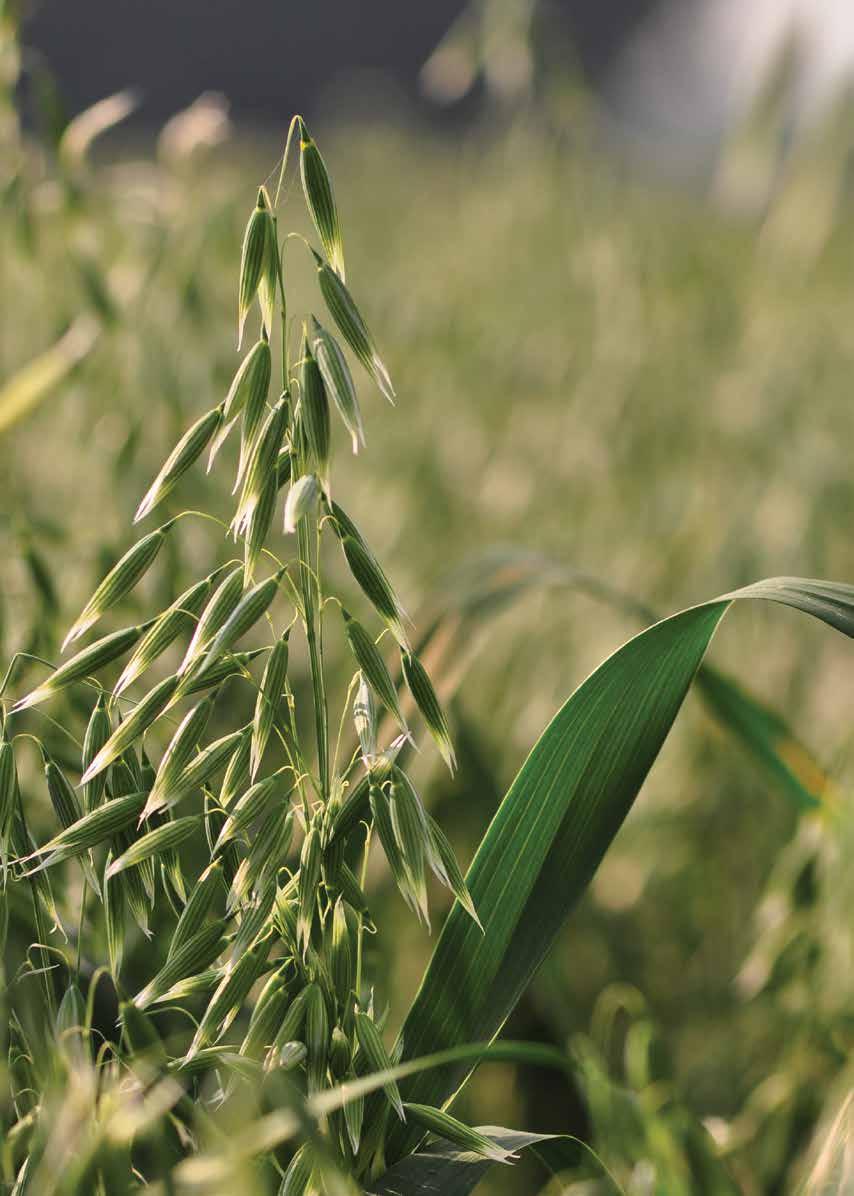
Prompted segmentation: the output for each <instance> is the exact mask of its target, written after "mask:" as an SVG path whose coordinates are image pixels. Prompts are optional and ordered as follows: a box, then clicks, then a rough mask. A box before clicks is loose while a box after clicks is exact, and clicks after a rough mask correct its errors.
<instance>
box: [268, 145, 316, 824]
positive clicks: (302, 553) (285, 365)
mask: <svg viewBox="0 0 854 1196" xmlns="http://www.w3.org/2000/svg"><path fill="white" fill-rule="evenodd" d="M292 128H293V125H292ZM288 139H289V141H290V134H289V138H288ZM282 173H284V169H283V171H282ZM280 186H281V179H280ZM276 199H277V200H278V190H277V193H276ZM274 207H275V204H274ZM273 233H274V236H275V238H276V273H277V275H278V284H279V295H280V297H281V305H282V310H281V316H282V361H281V367H282V390H283V391H287V389H288V373H289V369H290V353H289V346H288V323H287V300H286V298H285V281H284V278H283V277H282V259H281V255H280V253H279V250H278V244H279V238H278V226H277V222H276V216H275V214H274V215H273ZM288 431H289V432H290V433H291V445H292V449H291V451H292V453H294V456H295V460H296V464H297V466H298V467H300V468H301V466H302V462H300V461H299V460H298V459H296V453H295V447H294V437H293V409H292V407H291V406H290V404H289V405H288ZM300 468H297V469H296V470H295V471H293V475H292V476H293V477H294V478H296V477H299V476H300ZM297 543H298V546H299V565H300V570H299V572H300V590H301V592H302V605H303V615H304V620H305V634H306V639H307V641H308V656H309V668H310V671H311V688H312V693H313V695H314V723H315V732H316V735H317V767H318V773H319V776H320V793H321V797H322V799H323V800H324V801H326V800H327V799H328V797H329V716H328V711H327V706H326V684H325V681H324V677H323V647H322V636H323V630H322V619H318V608H319V607H320V599H321V595H320V582H319V578H318V574H317V573H316V572H315V571H313V570H312V564H311V539H310V536H309V529H308V526H307V524H306V521H305V519H301V520H300V523H299V526H298V528H297ZM317 546H318V556H319V548H320V534H319V532H318V536H317ZM318 567H319V560H318Z"/></svg>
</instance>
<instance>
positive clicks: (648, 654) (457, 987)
mask: <svg viewBox="0 0 854 1196" xmlns="http://www.w3.org/2000/svg"><path fill="white" fill-rule="evenodd" d="M742 598H763V599H766V600H768V601H772V602H778V603H782V604H783V605H786V606H790V607H794V608H795V609H797V610H802V611H804V612H805V613H807V614H811V615H813V616H814V617H815V618H818V619H821V620H823V621H824V622H825V623H828V624H829V625H830V626H832V627H835V628H837V630H839V631H842V632H844V633H845V634H846V635H849V636H850V635H854V587H852V586H847V585H840V584H836V583H832V582H822V581H804V580H800V579H797V578H776V579H772V580H770V581H762V582H758V583H756V584H755V585H752V586H747V587H745V588H744V589H742V590H738V591H736V592H734V593H732V594H725V595H723V596H722V597H720V598H717V599H715V600H713V601H711V602H707V603H704V604H702V605H700V606H696V607H692V608H690V609H688V610H685V611H682V612H680V613H679V614H676V615H673V616H672V617H670V618H668V619H664V620H663V621H662V622H660V623H656V624H655V625H654V626H652V627H650V628H648V629H647V630H646V631H643V632H641V634H640V635H637V636H635V637H634V639H631V640H629V641H628V643H626V644H624V645H623V647H622V648H620V649H618V650H617V651H616V652H615V653H614V654H613V655H612V656H611V657H609V658H608V660H606V661H605V662H604V664H602V665H601V666H600V667H599V668H598V669H597V670H596V671H595V672H594V673H593V674H592V675H591V676H590V677H588V679H587V680H586V681H585V682H584V683H583V684H582V685H581V686H580V687H579V688H578V689H577V690H576V691H575V693H574V694H573V695H572V697H570V699H569V700H568V702H567V703H566V704H565V705H564V706H563V708H562V709H561V710H560V711H559V712H558V714H557V715H556V716H555V717H554V719H553V720H552V722H551V723H550V724H549V726H548V727H547V728H546V730H545V732H544V733H543V735H542V736H541V737H540V739H539V740H538V742H537V744H536V745H535V746H534V748H533V750H532V752H531V754H530V756H529V757H528V759H527V761H526V762H525V764H524V765H523V767H522V769H521V771H520V772H519V774H518V776H517V777H516V779H515V781H514V782H513V784H512V786H511V788H510V790H509V792H508V794H507V796H506V797H505V799H504V801H503V802H502V804H501V806H500V807H499V809H498V811H497V813H496V815H495V817H494V818H493V820H492V822H491V824H490V826H489V828H488V830H487V832H486V835H485V836H484V838H483V840H482V842H481V844H480V847H479V848H478V851H477V854H476V856H475V859H474V862H473V863H472V866H471V868H470V870H469V873H468V876H467V878H466V879H467V882H468V886H469V890H470V892H471V894H472V898H473V900H474V903H475V906H476V907H477V910H478V913H479V914H480V917H481V920H482V922H483V927H484V933H483V934H481V932H480V930H479V929H478V927H477V926H476V925H474V923H472V921H471V919H470V918H469V917H468V915H467V914H466V913H465V912H464V911H463V910H462V908H461V907H460V906H459V905H456V906H455V907H454V909H453V910H452V912H451V914H450V916H449V917H448V920H447V922H446V923H445V926H444V928H443V930H442V933H441V935H440V937H439V940H438V942H437V944H436V948H435V951H434V953H433V957H432V959H431V961H430V964H429V966H428V969H427V972H426V973H425V976H424V979H423V981H422V984H421V987H420V989H419V991H418V993H417V995H416V997H415V1000H414V1002H413V1004H412V1007H411V1009H410V1011H409V1014H408V1016H407V1018H406V1021H405V1024H404V1026H403V1029H402V1031H401V1039H402V1042H401V1043H400V1044H399V1045H400V1046H401V1048H402V1058H404V1059H406V1058H412V1057H413V1056H417V1055H423V1054H427V1053H428V1052H431V1051H440V1050H443V1049H446V1048H448V1047H450V1046H453V1045H454V1044H456V1043H461V1042H468V1041H472V1040H488V1039H491V1038H493V1037H494V1036H495V1035H496V1034H497V1033H498V1032H499V1031H500V1029H501V1027H502V1025H503V1024H504V1022H505V1020H506V1019H507V1017H508V1015H509V1014H510V1012H511V1011H512V1009H513V1007H514V1006H515V1004H516V1002H517V1001H518V1000H519V997H520V996H521V995H522V993H523V991H524V990H525V988H526V987H527V985H528V983H529V981H530V979H531V977H532V976H533V974H534V972H535V971H536V970H537V968H538V966H539V964H540V963H541V962H542V960H543V958H544V956H545V955H546V953H547V951H548V949H549V947H550V946H551V943H552V941H553V940H554V938H555V936H556V934H557V932H558V930H559V929H560V927H561V925H562V924H563V922H564V920H565V918H566V915H567V914H568V912H569V910H570V909H571V908H572V906H573V905H574V904H575V902H576V900H577V899H578V897H579V896H580V895H581V893H582V892H583V891H584V889H585V887H586V886H587V883H588V882H589V880H590V878H591V877H592V876H593V873H594V872H595V871H596V868H597V867H598V865H599V862H600V861H601V859H602V856H603V855H604V854H605V851H606V850H607V848H608V846H609V845H610V843H611V841H612V840H613V838H614V836H615V835H616V833H617V831H618V830H619V828H620V826H621V825H622V822H623V820H624V818H625V817H626V815H627V814H628V812H629V810H630V809H631V806H632V804H633V802H634V800H635V797H636V796H637V794H638V791H639V790H640V787H641V785H642V784H643V781H644V779H645V777H646V775H647V773H648V771H649V769H650V768H651V766H652V764H653V762H654V761H655V758H656V756H657V755H658V752H659V750H660V748H661V746H662V744H663V743H664V740H665V738H666V737H667V734H668V732H669V730H670V727H671V726H672V724H673V721H674V719H675V718H676V715H677V714H678V713H679V709H680V707H681V705H682V702H683V700H684V698H685V695H686V693H687V691H688V688H689V686H690V684H691V681H692V680H693V678H694V675H695V673H696V672H697V669H698V668H699V667H700V664H701V662H702V659H703V656H704V655H705V652H706V649H707V648H708V646H709V643H710V641H711V639H712V636H713V634H714V632H715V630H716V628H717V626H718V624H719V623H720V620H721V618H722V617H723V615H724V614H725V613H726V611H727V610H728V609H729V607H730V605H731V604H732V602H733V601H734V600H735V599H742ZM465 1076H466V1069H465V1067H460V1066H456V1067H447V1068H443V1069H439V1070H436V1071H432V1072H429V1073H427V1072H425V1073H423V1074H421V1075H418V1076H416V1077H414V1078H413V1079H411V1080H410V1081H409V1082H408V1083H406V1084H405V1085H404V1086H403V1087H402V1091H403V1094H404V1098H405V1099H406V1100H410V1101H418V1102H421V1103H424V1104H430V1105H436V1106H438V1105H441V1104H442V1103H443V1102H445V1101H447V1100H448V1099H449V1097H450V1096H451V1095H452V1094H453V1092H454V1091H455V1090H456V1089H457V1087H458V1086H459V1085H460V1083H461V1082H463V1081H464V1079H465ZM419 1137H420V1135H419V1133H418V1130H417V1129H413V1128H412V1127H407V1126H400V1127H394V1128H393V1130H392V1133H391V1137H390V1140H389V1144H388V1149H387V1157H388V1158H389V1160H390V1161H394V1160H395V1159H398V1158H400V1157H401V1155H403V1154H405V1153H407V1152H408V1151H411V1150H412V1149H413V1148H414V1146H415V1145H416V1143H417V1142H418V1140H419Z"/></svg>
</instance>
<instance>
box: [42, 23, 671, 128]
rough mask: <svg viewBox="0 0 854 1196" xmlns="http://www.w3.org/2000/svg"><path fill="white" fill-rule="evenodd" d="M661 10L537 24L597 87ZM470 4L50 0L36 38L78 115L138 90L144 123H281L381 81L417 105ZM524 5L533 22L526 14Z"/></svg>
mask: <svg viewBox="0 0 854 1196" xmlns="http://www.w3.org/2000/svg"><path fill="white" fill-rule="evenodd" d="M653 4H654V0H608V3H605V4H602V3H596V0H551V3H549V4H548V5H545V6H543V10H542V11H540V12H538V13H537V15H536V19H537V20H538V21H539V22H543V21H548V22H550V23H552V24H554V25H557V24H560V25H562V26H563V29H564V31H565V36H566V37H567V38H568V39H569V40H568V43H567V48H568V49H569V47H570V46H571V47H572V48H573V49H574V53H575V54H576V55H577V60H578V63H579V64H580V65H581V67H582V69H583V71H584V73H585V76H586V77H587V78H588V79H589V80H591V81H592V82H594V83H597V82H600V81H601V80H603V79H604V78H605V77H606V76H607V74H608V72H609V70H610V68H611V66H612V64H613V62H614V59H615V58H616V56H617V55H618V54H619V53H620V50H621V48H622V47H623V46H624V44H625V42H626V39H627V38H628V37H629V36H630V34H631V32H632V30H634V29H635V28H636V27H637V26H638V25H639V24H640V22H641V21H642V20H643V18H644V17H645V16H646V15H647V14H648V13H649V12H650V11H651V9H652V8H653ZM467 7H468V6H467V5H466V4H465V2H464V0H430V2H429V3H397V2H395V0H359V2H357V3H352V2H350V0H335V2H329V0H326V2H321V3H317V4H312V5H308V6H306V8H305V10H304V11H298V10H297V7H296V6H295V5H294V4H293V3H283V2H282V0H252V2H251V3H247V2H246V0H181V2H180V3H177V4H175V3H170V2H168V0H149V2H147V3H144V4H139V3H134V0H115V2H111V0H83V2H82V3H79V4H68V3H65V2H64V0H39V2H37V3H34V4H33V5H32V7H31V9H30V13H29V15H28V17H27V21H26V25H25V36H26V40H27V44H28V45H29V46H30V47H31V48H32V49H33V50H37V51H38V52H40V53H42V54H43V55H44V57H45V60H46V61H47V62H48V63H49V64H50V67H51V70H52V71H53V73H54V75H55V77H56V80H57V83H58V84H59V87H60V90H61V93H62V95H63V98H64V100H65V102H66V103H67V105H68V107H69V110H70V111H71V112H72V113H73V112H77V111H79V110H80V109H82V108H87V107H89V105H90V104H93V103H94V102H95V101H96V100H99V99H101V98H102V97H103V96H104V95H106V94H108V93H109V92H112V91H118V90H119V89H120V88H124V87H134V88H138V89H139V91H140V94H141V97H142V104H141V108H140V113H141V115H142V116H143V117H144V119H145V120H146V121H147V122H149V123H158V122H162V121H163V120H165V119H166V118H167V117H169V116H171V115H172V114H173V113H174V112H176V111H177V110H178V109H180V108H184V107H186V106H187V105H188V104H189V103H190V102H191V101H192V100H194V99H195V98H196V96H198V95H199V94H200V93H201V92H203V91H221V92H223V94H224V95H226V96H227V97H228V100H229V103H230V104H231V108H232V112H233V114H234V116H235V117H237V118H238V119H240V120H243V121H262V122H264V123H265V124H276V123H280V122H282V121H285V120H288V119H290V115H291V113H293V112H295V111H297V110H301V111H304V112H307V113H309V114H311V113H313V112H314V111H315V110H316V108H317V106H318V104H319V102H320V100H321V99H322V97H323V95H324V93H325V92H327V90H328V89H329V87H330V85H335V86H340V85H342V84H345V85H346V84H347V83H349V82H352V81H359V82H362V81H363V79H364V77H365V76H371V75H374V76H377V75H379V76H381V77H382V78H383V80H384V81H385V83H386V85H387V84H388V83H389V82H392V83H394V84H395V85H396V86H397V87H399V89H400V94H401V96H402V97H405V98H406V99H407V100H408V101H410V102H414V101H417V100H418V99H419V98H420V97H421V96H422V92H421V89H420V88H419V83H418V80H419V73H420V71H421V68H422V67H423V65H424V63H425V62H426V61H427V59H428V58H429V57H430V55H431V53H432V52H433V50H434V49H435V47H436V45H437V44H438V43H439V42H440V40H441V39H442V38H443V37H444V36H445V34H446V33H447V32H448V30H449V29H450V28H451V26H452V25H453V24H454V22H455V21H458V20H459V18H460V17H461V15H463V13H464V11H465V10H466V8H467ZM517 7H518V8H519V10H520V15H522V16H523V17H524V16H525V13H524V7H525V6H523V5H519V6H517ZM528 7H531V6H528ZM546 9H547V10H548V11H546ZM430 111H432V112H433V113H434V114H435V109H431V110H430Z"/></svg>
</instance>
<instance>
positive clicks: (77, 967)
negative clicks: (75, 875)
mask: <svg viewBox="0 0 854 1196" xmlns="http://www.w3.org/2000/svg"><path fill="white" fill-rule="evenodd" d="M88 892H89V882H88V881H87V880H85V879H84V881H83V892H82V894H81V897H80V917H79V919H78V921H77V961H76V964H75V968H74V971H75V973H76V977H77V983H78V985H79V983H80V960H81V956H82V950H83V925H84V919H85V917H86V895H87V893H88Z"/></svg>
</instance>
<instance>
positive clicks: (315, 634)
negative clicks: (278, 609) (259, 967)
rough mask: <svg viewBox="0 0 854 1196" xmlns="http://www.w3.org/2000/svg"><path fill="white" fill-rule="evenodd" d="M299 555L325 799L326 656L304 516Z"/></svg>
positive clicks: (326, 767) (326, 794)
mask: <svg viewBox="0 0 854 1196" xmlns="http://www.w3.org/2000/svg"><path fill="white" fill-rule="evenodd" d="M297 537H298V541H299V556H300V583H301V588H302V600H303V607H304V614H305V634H306V639H307V640H308V656H309V667H310V670H311V687H312V691H313V694H314V723H315V731H316V734H317V767H318V772H319V774H320V792H321V795H322V797H323V800H324V801H325V800H326V799H327V798H328V797H329V718H328V712H327V707H326V685H325V682H324V678H323V659H322V655H323V654H322V651H321V644H320V634H319V629H318V620H317V617H316V615H317V611H316V607H317V603H316V601H315V598H316V592H315V581H314V577H313V576H312V569H311V558H310V552H311V541H310V538H309V529H308V527H307V526H306V521H305V519H301V520H300V523H299V527H298V528H297Z"/></svg>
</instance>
